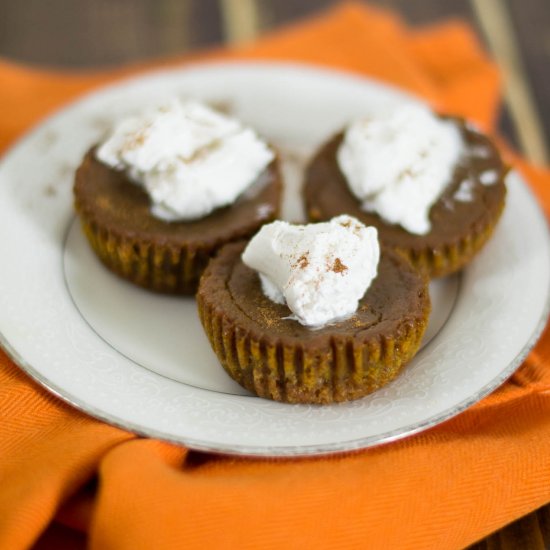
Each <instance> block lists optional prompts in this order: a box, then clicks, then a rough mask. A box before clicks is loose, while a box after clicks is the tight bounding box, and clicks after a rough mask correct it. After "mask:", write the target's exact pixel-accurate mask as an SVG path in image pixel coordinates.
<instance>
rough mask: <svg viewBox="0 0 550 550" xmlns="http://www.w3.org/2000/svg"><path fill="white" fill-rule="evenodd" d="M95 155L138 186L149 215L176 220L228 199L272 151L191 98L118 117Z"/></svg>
mask: <svg viewBox="0 0 550 550" xmlns="http://www.w3.org/2000/svg"><path fill="white" fill-rule="evenodd" d="M96 156H97V158H98V159H99V160H100V161H101V162H103V163H104V164H107V165H108V166H110V167H112V168H114V169H116V170H124V171H126V173H127V175H128V177H129V178H130V179H131V180H132V181H134V182H135V183H137V184H139V185H141V186H143V188H144V189H145V191H146V192H147V193H148V195H149V197H150V199H151V212H152V214H153V215H154V216H156V217H158V218H161V219H163V220H165V221H178V220H194V219H197V218H201V217H203V216H206V215H207V214H209V213H210V212H212V211H213V210H215V209H216V208H220V207H222V206H227V205H229V204H231V203H233V202H234V201H235V199H236V198H237V197H238V196H239V195H240V194H241V193H243V191H245V190H246V189H248V188H249V187H250V186H251V185H252V184H253V183H254V182H255V181H256V179H257V178H258V176H259V175H260V174H261V173H262V171H263V170H264V169H265V168H266V166H267V165H268V164H269V163H270V162H271V161H272V160H273V158H274V153H273V151H272V150H271V149H270V148H269V147H268V146H267V145H266V143H264V142H263V141H262V140H261V139H259V138H258V136H257V135H256V133H255V132H254V131H253V130H252V129H250V128H247V127H244V126H243V125H242V124H241V123H240V122H238V121H237V120H235V119H234V118H231V117H228V116H226V115H224V114H222V113H219V112H217V111H214V110H213V109H211V108H209V107H208V106H206V105H204V104H202V103H199V102H197V101H185V102H181V101H177V100H173V101H172V102H171V103H169V104H168V105H166V106H164V107H160V108H158V109H155V110H152V111H150V112H146V113H144V114H142V115H140V116H133V117H129V118H126V119H124V120H122V121H121V122H120V123H119V124H118V125H117V126H116V127H115V128H114V130H113V132H112V134H111V135H110V136H109V137H108V139H107V140H106V141H105V142H103V143H102V144H101V145H100V147H99V148H98V149H97V151H96Z"/></svg>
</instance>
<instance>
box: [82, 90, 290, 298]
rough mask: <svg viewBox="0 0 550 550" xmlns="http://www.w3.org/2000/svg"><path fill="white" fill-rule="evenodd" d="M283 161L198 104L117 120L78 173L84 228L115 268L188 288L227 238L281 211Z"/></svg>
mask: <svg viewBox="0 0 550 550" xmlns="http://www.w3.org/2000/svg"><path fill="white" fill-rule="evenodd" d="M281 192H282V184H281V176H280V171H279V161H278V159H277V156H276V154H275V153H274V152H273V150H272V149H271V148H270V147H269V146H268V145H266V144H265V143H264V142H263V141H262V140H260V139H259V138H258V136H257V135H256V134H255V132H254V131H253V130H251V129H250V128H246V127H244V126H242V125H241V124H240V123H239V122H238V121H236V120H235V119H233V118H229V117H227V116H225V115H222V114H221V113H218V112H215V111H214V110H212V109H210V108H209V107H207V106H206V105H203V104H200V103H197V102H186V103H180V102H177V101H174V102H172V103H171V104H169V105H168V106H166V107H162V108H160V109H157V110H154V111H151V112H148V113H145V114H143V115H140V116H136V117H132V118H128V119H125V120H123V121H122V122H121V123H120V124H119V125H118V126H116V127H115V129H114V131H113V133H112V134H111V135H110V136H109V138H108V139H107V140H106V141H105V142H103V143H102V144H100V145H98V146H95V147H93V148H92V149H91V150H90V151H88V153H87V154H86V155H85V157H84V159H83V161H82V163H81V165H80V167H79V168H78V170H77V171H76V176H75V185H74V197H75V207H76V211H77V213H78V215H79V217H80V219H81V223H82V227H83V229H84V233H85V234H86V237H87V238H88V240H89V242H90V244H91V246H92V248H93V250H94V251H95V252H96V254H97V255H98V256H99V258H100V259H101V261H102V262H103V263H104V264H105V265H106V266H107V267H108V268H109V269H111V270H112V271H113V272H115V273H116V274H118V275H120V276H121V277H124V278H125V279H127V280H129V281H131V282H132V283H135V284H137V285H139V286H142V287H145V288H148V289H150V290H155V291H160V292H168V293H177V294H190V293H194V292H195V290H196V287H197V284H198V280H199V278H200V276H201V274H202V272H203V270H204V268H205V267H206V264H207V263H208V260H209V259H210V258H211V257H212V256H213V255H214V254H215V253H216V251H217V250H218V249H219V248H220V247H221V246H222V245H224V244H226V243H228V242H231V241H236V240H240V239H243V238H248V237H250V236H251V235H253V234H254V233H255V232H256V231H257V230H258V228H259V227H260V226H261V225H262V224H264V223H266V222H268V221H271V220H273V219H274V218H276V217H277V215H278V212H279V205H280V200H281Z"/></svg>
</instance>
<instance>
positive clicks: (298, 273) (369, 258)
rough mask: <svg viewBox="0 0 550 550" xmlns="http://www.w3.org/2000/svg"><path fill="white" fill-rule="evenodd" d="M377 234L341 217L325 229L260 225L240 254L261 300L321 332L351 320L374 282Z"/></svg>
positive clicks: (277, 223) (281, 223)
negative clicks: (257, 282)
mask: <svg viewBox="0 0 550 550" xmlns="http://www.w3.org/2000/svg"><path fill="white" fill-rule="evenodd" d="M379 258H380V249H379V244H378V234H377V231H376V228H374V227H366V226H365V225H363V224H362V223H361V222H360V221H358V220H357V219H355V218H352V217H351V216H347V215H343V216H338V217H336V218H333V219H332V220H330V221H328V222H324V223H313V224H308V225H292V224H289V223H287V222H284V221H275V222H273V223H270V224H267V225H264V226H263V227H262V229H261V230H260V231H259V232H258V233H257V234H256V236H255V237H254V238H253V239H252V240H251V241H250V243H249V244H248V246H247V247H246V249H245V250H244V252H243V254H242V260H243V262H244V263H245V264H246V265H248V266H249V267H250V268H252V269H255V270H256V271H257V272H258V273H259V276H260V280H261V284H262V290H263V292H264V294H265V295H266V296H267V297H268V298H269V299H270V300H272V301H273V302H276V303H279V304H284V303H286V304H287V306H288V307H289V309H290V310H291V311H292V312H293V314H294V316H295V317H296V319H297V320H298V321H299V322H300V323H301V324H303V325H306V326H308V327H321V326H323V325H326V324H328V323H331V322H333V321H338V320H341V319H344V318H346V317H349V316H350V315H352V314H353V313H354V312H355V311H356V310H357V306H358V303H359V300H360V299H361V298H362V297H363V295H364V294H365V292H366V291H367V289H368V288H369V286H370V284H371V282H372V280H373V279H374V278H375V277H376V274H377V269H378V261H379Z"/></svg>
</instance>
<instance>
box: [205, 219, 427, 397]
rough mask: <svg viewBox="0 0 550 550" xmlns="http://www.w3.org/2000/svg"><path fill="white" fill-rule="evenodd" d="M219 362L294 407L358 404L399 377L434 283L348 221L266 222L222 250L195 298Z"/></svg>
mask: <svg viewBox="0 0 550 550" xmlns="http://www.w3.org/2000/svg"><path fill="white" fill-rule="evenodd" d="M197 302H198V307H199V315H200V318H201V322H202V324H203V327H204V329H205V331H206V334H207V335H208V338H209V340H210V343H211V345H212V347H213V349H214V351H215V353H216V354H217V356H218V358H219V360H220V362H221V364H222V365H223V367H224V368H225V370H226V371H227V372H228V373H229V375H230V376H231V377H232V378H234V379H235V380H236V381H237V382H238V383H239V384H241V385H242V386H244V387H245V388H247V389H248V390H250V391H252V392H253V393H255V394H257V395H258V396H260V397H266V398H269V399H274V400H277V401H283V402H289V403H319V404H326V403H333V402H339V401H348V400H352V399H357V398H360V397H363V396H365V395H367V394H368V393H371V392H372V391H374V390H377V389H378V388H380V387H382V386H384V385H385V384H387V383H388V382H390V381H391V380H393V379H394V378H395V377H396V376H397V375H398V374H399V372H400V371H401V370H402V369H403V367H404V366H405V365H406V364H407V363H408V361H410V359H411V358H412V357H413V356H414V355H415V353H416V351H417V350H418V347H419V345H420V342H421V339H422V336H423V334H424V331H425V328H426V326H427V322H428V316H429V312H430V299H429V294H428V282H427V278H426V277H425V276H424V275H423V274H421V273H419V272H418V271H417V270H416V269H414V268H413V267H412V266H411V264H410V263H409V262H408V260H406V259H405V258H403V257H402V256H400V255H399V254H395V253H394V252H392V251H390V250H388V251H385V250H384V251H382V253H381V254H380V248H379V243H378V238H377V231H376V229H375V228H372V227H365V226H364V225H363V224H362V223H361V222H359V221H358V220H356V219H354V218H352V217H350V216H346V215H343V216H338V217H336V218H334V219H332V220H330V221H329V222H325V223H317V224H308V225H303V226H300V225H298V226H296V225H291V224H288V223H286V222H283V221H275V222H272V223H270V224H267V225H264V226H263V227H262V229H261V230H260V231H259V232H258V233H257V234H256V235H255V236H254V237H253V238H252V240H251V241H250V242H249V243H248V244H247V243H245V242H241V243H233V244H229V245H227V246H225V247H223V248H222V249H221V250H220V252H219V253H218V255H217V256H216V257H215V258H214V259H213V260H212V261H211V262H210V263H209V265H208V267H207V269H206V270H205V272H204V275H203V277H202V278H201V281H200V285H199V289H198V292H197Z"/></svg>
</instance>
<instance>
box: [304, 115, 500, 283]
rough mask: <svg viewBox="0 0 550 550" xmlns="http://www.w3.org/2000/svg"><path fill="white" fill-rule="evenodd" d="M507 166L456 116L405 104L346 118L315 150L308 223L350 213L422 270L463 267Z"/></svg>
mask: <svg viewBox="0 0 550 550" xmlns="http://www.w3.org/2000/svg"><path fill="white" fill-rule="evenodd" d="M506 173H507V167H506V166H505V165H504V164H503V162H502V159H501V157H500V155H499V153H498V151H497V149H496V147H495V145H494V144H493V142H492V141H491V140H490V139H489V138H488V137H487V136H485V135H483V134H482V133H481V132H479V131H478V130H477V129H475V128H474V127H473V126H472V125H471V124H469V123H468V122H466V121H465V120H463V119H461V118H457V117H447V116H438V115H435V114H434V113H432V112H431V111H430V110H429V109H428V108H427V107H423V106H419V105H418V106H417V105H407V106H404V107H401V108H398V109H395V110H393V111H388V112H380V113H377V114H376V115H373V116H371V117H369V118H363V119H360V120H356V121H354V122H352V123H351V124H350V125H349V126H348V127H347V128H346V129H345V130H343V131H342V132H340V133H338V134H337V135H336V136H334V137H333V138H332V139H330V140H329V141H328V143H326V144H325V145H324V146H322V147H321V148H320V150H319V151H318V152H317V153H316V155H315V156H314V158H313V159H312V161H311V162H310V164H309V166H308V169H307V174H306V181H305V187H304V194H305V202H306V209H307V212H308V217H309V219H310V220H312V221H320V220H326V219H330V218H331V217H333V216H336V215H338V214H343V213H346V214H349V215H351V216H354V217H356V218H357V219H359V220H361V221H362V222H363V223H365V224H367V225H372V226H375V227H376V228H377V229H378V231H379V236H380V242H381V243H382V245H383V246H385V247H389V248H391V249H393V250H395V251H397V252H399V253H401V254H404V255H406V256H407V257H408V258H409V259H410V260H411V262H412V263H413V265H415V266H416V267H417V268H419V269H420V270H422V271H423V272H425V273H427V274H428V275H429V276H430V277H437V276H444V275H448V274H450V273H453V272H455V271H457V270H459V269H461V268H462V267H463V266H465V265H466V264H467V263H468V262H469V261H470V260H471V259H472V258H473V257H474V255H475V254H476V253H477V252H478V251H479V250H480V249H481V248H482V247H483V245H484V244H485V243H486V242H487V240H488V239H489V237H490V236H491V234H492V232H493V229H494V227H495V225H496V223H497V221H498V220H499V217H500V215H501V213H502V210H503V208H504V203H505V196H506V187H505V184H504V178H505V176H506Z"/></svg>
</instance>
